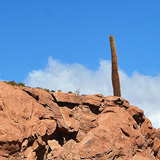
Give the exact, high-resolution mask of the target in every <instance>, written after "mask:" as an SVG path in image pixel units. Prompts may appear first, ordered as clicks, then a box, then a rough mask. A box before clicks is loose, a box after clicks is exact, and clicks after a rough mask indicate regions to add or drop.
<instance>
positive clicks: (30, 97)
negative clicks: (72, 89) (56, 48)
mask: <svg viewBox="0 0 160 160" xmlns="http://www.w3.org/2000/svg"><path fill="white" fill-rule="evenodd" d="M0 121H1V123H0V160H7V159H9V160H23V159H25V160H52V159H55V160H80V159H84V160H117V159H118V160H125V159H126V160H156V159H160V149H159V147H160V130H159V129H157V130H156V129H155V128H153V127H152V124H151V122H150V120H149V119H147V118H146V117H145V115H144V113H143V111H142V110H141V109H139V108H137V107H135V106H132V105H130V104H129V102H128V101H126V100H125V99H123V98H119V97H116V96H107V97H104V96H103V95H99V94H97V95H86V96H85V95H84V96H80V95H76V94H72V93H63V92H51V93H48V92H46V91H45V90H43V89H33V88H29V87H17V86H12V85H8V84H6V83H4V82H0Z"/></svg>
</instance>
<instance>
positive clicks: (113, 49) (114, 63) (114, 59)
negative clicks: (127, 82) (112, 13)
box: [109, 35, 121, 97]
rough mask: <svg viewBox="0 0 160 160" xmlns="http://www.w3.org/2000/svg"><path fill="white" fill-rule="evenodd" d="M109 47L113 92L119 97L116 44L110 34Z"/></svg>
mask: <svg viewBox="0 0 160 160" xmlns="http://www.w3.org/2000/svg"><path fill="white" fill-rule="evenodd" d="M109 39H110V47H111V55H112V85H113V93H114V96H118V97H121V89H120V80H119V73H118V62H117V53H116V46H115V42H114V37H113V35H110V37H109Z"/></svg>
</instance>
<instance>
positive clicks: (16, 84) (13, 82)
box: [4, 81, 25, 87]
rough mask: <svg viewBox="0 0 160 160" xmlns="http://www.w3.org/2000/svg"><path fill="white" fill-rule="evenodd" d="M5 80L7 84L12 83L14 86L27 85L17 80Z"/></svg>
mask: <svg viewBox="0 0 160 160" xmlns="http://www.w3.org/2000/svg"><path fill="white" fill-rule="evenodd" d="M4 82H5V83H7V84H10V85H12V86H22V87H25V84H24V83H16V82H15V81H8V82H6V81H4Z"/></svg>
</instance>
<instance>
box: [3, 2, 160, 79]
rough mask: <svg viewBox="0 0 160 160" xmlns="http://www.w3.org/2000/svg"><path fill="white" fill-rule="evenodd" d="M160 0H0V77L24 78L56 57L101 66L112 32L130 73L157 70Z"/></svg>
mask: <svg viewBox="0 0 160 160" xmlns="http://www.w3.org/2000/svg"><path fill="white" fill-rule="evenodd" d="M159 6H160V1H159V0H154V3H153V1H151V0H148V1H146V0H141V1H128V0H122V1H119V0H114V1H111V0H99V1H98V0H67V1H66V0H34V1H33V0H23V1H21V0H13V1H11V0H1V1H0V15H1V16H0V44H1V45H0V46H1V47H0V55H1V63H0V78H1V79H4V80H15V81H18V82H23V81H24V79H25V78H26V77H27V75H28V73H29V72H30V71H31V70H33V69H42V68H43V67H45V66H46V64H47V62H48V57H50V56H52V57H53V58H54V59H58V60H60V61H62V62H63V63H69V64H71V63H80V64H83V65H85V66H86V67H87V68H89V69H97V68H98V65H99V60H100V59H107V60H110V46H109V40H108V38H109V35H110V34H113V35H114V37H115V41H116V47H117V54H118V59H119V66H120V67H121V68H122V69H123V70H124V71H125V72H126V73H127V74H131V73H132V72H133V71H135V70H136V71H138V72H140V73H142V74H145V75H153V76H155V75H156V74H158V73H159V71H160V65H159V59H160V56H159V51H160V45H159V41H160V31H159V30H160V29H159V28H160V19H159V16H160V10H159Z"/></svg>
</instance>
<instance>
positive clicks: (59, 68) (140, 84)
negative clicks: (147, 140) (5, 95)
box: [25, 57, 160, 128]
mask: <svg viewBox="0 0 160 160" xmlns="http://www.w3.org/2000/svg"><path fill="white" fill-rule="evenodd" d="M119 74H120V80H121V90H122V97H124V98H125V99H127V100H128V101H129V102H130V104H133V105H136V106H138V107H139V108H141V109H143V110H144V112H145V115H146V117H148V118H149V119H150V120H151V121H152V124H153V126H154V127H156V128H160V118H159V117H160V105H159V100H160V75H158V76H156V77H151V76H145V75H141V74H139V73H137V72H134V73H133V74H132V75H131V76H128V75H127V74H126V73H125V72H124V71H122V70H121V69H119ZM25 83H26V85H28V86H31V87H42V88H48V89H50V90H55V91H57V90H60V89H61V90H62V91H64V92H68V91H72V92H75V91H76V90H77V89H80V94H96V93H101V94H103V95H105V96H107V95H112V84H111V64H110V61H106V60H101V61H100V66H99V68H98V70H90V69H87V68H86V67H85V66H83V65H81V64H77V63H75V64H64V63H61V62H59V61H57V60H53V59H52V58H51V57H50V58H49V61H48V65H47V67H46V68H45V69H44V70H38V71H35V70H34V71H32V72H30V73H29V75H28V77H27V79H26V80H25Z"/></svg>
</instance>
